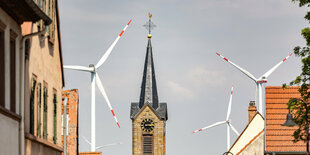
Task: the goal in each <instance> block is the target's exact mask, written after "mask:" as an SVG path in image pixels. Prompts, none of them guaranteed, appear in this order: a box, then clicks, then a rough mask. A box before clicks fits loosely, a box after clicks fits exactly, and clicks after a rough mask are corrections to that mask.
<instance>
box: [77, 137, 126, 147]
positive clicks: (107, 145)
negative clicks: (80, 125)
mask: <svg viewBox="0 0 310 155" xmlns="http://www.w3.org/2000/svg"><path fill="white" fill-rule="evenodd" d="M82 137H83V139H84V140H85V141H86V142H87V143H88V144H89V145H91V143H90V142H89V141H88V140H87V139H86V138H85V137H84V136H82ZM120 144H123V143H122V142H117V143H112V144H106V145H102V146H97V147H96V148H95V149H96V150H99V149H102V148H104V147H109V146H114V145H120Z"/></svg>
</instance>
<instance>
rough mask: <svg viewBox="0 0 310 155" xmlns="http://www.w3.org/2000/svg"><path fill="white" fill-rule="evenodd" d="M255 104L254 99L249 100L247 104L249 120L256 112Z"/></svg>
mask: <svg viewBox="0 0 310 155" xmlns="http://www.w3.org/2000/svg"><path fill="white" fill-rule="evenodd" d="M256 111H257V110H256V106H255V101H250V104H249V108H248V112H249V122H250V121H251V119H252V118H253V117H254V115H255V114H256Z"/></svg>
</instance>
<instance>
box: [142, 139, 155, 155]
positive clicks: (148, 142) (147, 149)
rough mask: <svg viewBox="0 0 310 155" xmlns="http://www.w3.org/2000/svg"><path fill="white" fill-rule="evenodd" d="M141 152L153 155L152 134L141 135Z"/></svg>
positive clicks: (145, 154)
mask: <svg viewBox="0 0 310 155" xmlns="http://www.w3.org/2000/svg"><path fill="white" fill-rule="evenodd" d="M143 154H144V155H153V135H144V136H143Z"/></svg>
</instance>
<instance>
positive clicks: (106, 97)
mask: <svg viewBox="0 0 310 155" xmlns="http://www.w3.org/2000/svg"><path fill="white" fill-rule="evenodd" d="M96 84H97V86H98V88H99V90H100V92H101V94H102V95H103V97H104V99H105V101H106V102H107V104H108V106H109V108H110V110H111V112H112V115H113V117H114V119H115V122H116V123H117V126H118V127H119V128H120V125H119V123H118V121H117V118H116V116H115V113H114V110H113V108H112V106H111V103H110V100H109V98H108V96H107V94H106V92H105V90H104V88H103V86H102V83H101V80H100V78H99V76H98V74H97V73H96Z"/></svg>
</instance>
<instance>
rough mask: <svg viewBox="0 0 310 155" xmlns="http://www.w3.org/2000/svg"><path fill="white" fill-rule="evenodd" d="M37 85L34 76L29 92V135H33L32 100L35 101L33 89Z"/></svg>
mask: <svg viewBox="0 0 310 155" xmlns="http://www.w3.org/2000/svg"><path fill="white" fill-rule="evenodd" d="M36 85H37V79H36V77H35V76H33V77H32V79H31V92H30V131H29V132H30V133H31V134H34V100H35V89H36Z"/></svg>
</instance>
